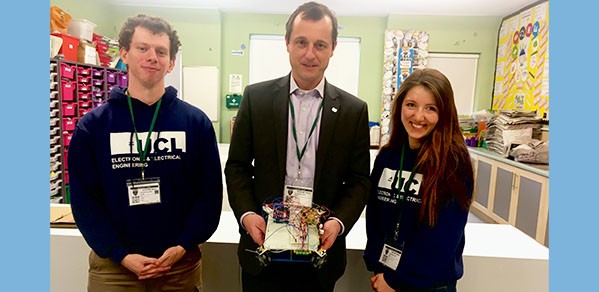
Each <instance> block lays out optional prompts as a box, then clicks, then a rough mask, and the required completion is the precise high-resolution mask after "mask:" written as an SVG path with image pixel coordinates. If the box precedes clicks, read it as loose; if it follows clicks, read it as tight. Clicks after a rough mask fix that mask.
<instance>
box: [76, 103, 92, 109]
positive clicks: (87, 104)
mask: <svg viewBox="0 0 599 292" xmlns="http://www.w3.org/2000/svg"><path fill="white" fill-rule="evenodd" d="M91 106H92V102H91V101H80V102H79V108H80V109H81V108H85V109H87V108H90V107H91Z"/></svg>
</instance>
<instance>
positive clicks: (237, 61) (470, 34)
mask: <svg viewBox="0 0 599 292" xmlns="http://www.w3.org/2000/svg"><path fill="white" fill-rule="evenodd" d="M50 5H57V6H59V7H61V8H63V9H65V10H66V11H67V12H69V13H71V15H72V16H73V18H85V19H88V20H90V21H92V22H94V23H96V24H98V27H97V28H96V30H95V31H96V32H98V33H100V34H103V35H106V36H108V37H111V38H115V39H116V37H117V34H118V30H119V29H120V26H121V24H122V22H123V21H124V20H125V18H126V17H128V16H130V15H134V14H137V13H147V14H151V15H158V16H162V17H164V18H165V19H167V20H168V21H169V22H171V24H172V25H173V26H174V27H175V29H176V30H177V31H178V32H179V35H180V38H181V42H182V53H183V54H182V56H183V57H182V64H183V66H217V67H218V68H219V69H220V80H221V81H220V83H221V88H220V96H221V100H220V105H219V106H220V110H219V121H218V122H216V123H214V126H215V130H216V132H217V137H218V141H219V142H220V143H229V141H230V135H229V133H230V126H229V125H230V121H231V117H233V116H234V115H235V114H236V110H234V109H227V108H226V106H225V98H224V96H225V95H226V94H227V93H228V89H229V83H228V82H229V74H242V76H243V83H242V84H243V86H246V85H247V82H248V80H249V76H248V72H249V57H248V52H249V48H248V46H249V38H250V34H252V33H256V34H280V35H283V34H284V33H285V23H286V21H287V18H288V15H271V14H242V13H224V12H220V11H218V10H210V9H189V8H164V7H160V8H150V7H137V6H114V5H110V4H106V3H105V2H104V1H91V0H78V1H76V0H51V1H50ZM332 9H334V7H332ZM290 13H291V11H290ZM338 20H339V25H340V29H339V36H347V37H358V38H360V40H361V47H360V55H361V57H360V79H359V90H358V97H360V98H361V99H363V100H365V101H366V102H367V103H368V109H369V119H370V120H371V121H379V120H380V112H381V93H382V79H383V78H382V75H383V68H382V66H383V64H382V63H383V45H384V44H383V40H384V31H385V30H386V29H401V30H410V29H412V30H424V31H427V32H428V33H429V34H430V41H429V51H430V52H435V53H477V54H480V59H479V68H478V77H477V85H476V90H475V101H474V110H475V111H476V110H480V109H487V108H490V107H491V98H492V91H493V77H494V72H495V58H496V46H497V33H498V30H499V25H500V22H501V17H493V16H417V15H390V16H388V17H357V16H353V17H345V16H340V17H339V19H338ZM242 45H245V49H242ZM232 50H242V51H243V52H244V54H243V56H238V55H233V54H231V51H232ZM333 58H334V56H333Z"/></svg>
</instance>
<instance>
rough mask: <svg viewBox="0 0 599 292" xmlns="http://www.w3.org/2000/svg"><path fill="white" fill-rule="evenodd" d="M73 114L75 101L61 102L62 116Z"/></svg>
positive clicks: (75, 109)
mask: <svg viewBox="0 0 599 292" xmlns="http://www.w3.org/2000/svg"><path fill="white" fill-rule="evenodd" d="M75 115H77V104H76V103H63V104H62V116H63V117H73V116H75ZM63 130H64V129H63Z"/></svg>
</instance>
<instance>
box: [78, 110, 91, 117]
mask: <svg viewBox="0 0 599 292" xmlns="http://www.w3.org/2000/svg"><path fill="white" fill-rule="evenodd" d="M91 110H92V109H91V108H80V109H79V116H83V115H85V114H87V113H89V112H90V111H91Z"/></svg>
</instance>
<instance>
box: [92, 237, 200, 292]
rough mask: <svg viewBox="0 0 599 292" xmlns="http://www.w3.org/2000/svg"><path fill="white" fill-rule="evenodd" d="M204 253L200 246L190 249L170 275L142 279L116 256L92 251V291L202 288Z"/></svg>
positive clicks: (190, 290) (149, 291)
mask: <svg viewBox="0 0 599 292" xmlns="http://www.w3.org/2000/svg"><path fill="white" fill-rule="evenodd" d="M201 258H202V253H201V252H200V248H199V247H198V249H197V250H193V251H188V252H186V253H185V255H184V256H183V257H182V258H181V259H180V260H179V261H177V262H176V263H175V264H174V265H173V267H172V268H171V269H170V270H169V271H168V272H167V274H166V275H164V276H162V277H159V278H154V279H147V280H138V279H137V275H135V274H134V273H133V272H131V271H129V270H128V269H127V268H125V267H123V266H121V265H120V264H117V263H115V262H114V261H113V260H112V259H109V258H101V257H99V256H98V255H97V254H96V253H95V252H94V251H93V250H92V251H91V252H90V253H89V274H88V282H87V291H89V292H162V291H181V292H196V291H202V261H201Z"/></svg>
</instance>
